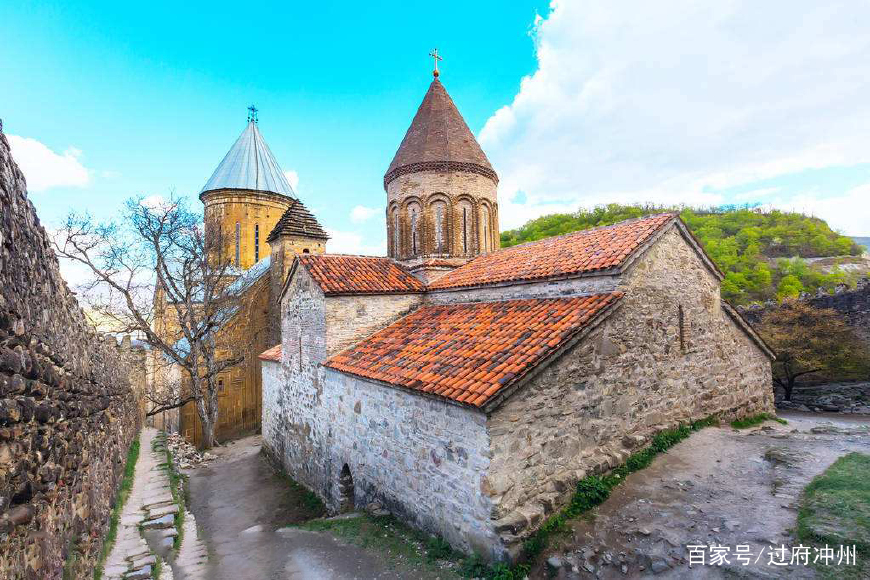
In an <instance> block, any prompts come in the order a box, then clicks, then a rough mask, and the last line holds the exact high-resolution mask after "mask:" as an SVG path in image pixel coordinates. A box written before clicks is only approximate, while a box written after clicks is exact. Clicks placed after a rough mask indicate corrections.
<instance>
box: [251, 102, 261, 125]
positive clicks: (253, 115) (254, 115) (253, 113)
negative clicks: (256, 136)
mask: <svg viewBox="0 0 870 580" xmlns="http://www.w3.org/2000/svg"><path fill="white" fill-rule="evenodd" d="M258 110H259V109H257V107H255V106H254V105H251V106H250V107H248V123H250V122H251V121H253V122H254V123H258V122H259V121H257V111H258Z"/></svg>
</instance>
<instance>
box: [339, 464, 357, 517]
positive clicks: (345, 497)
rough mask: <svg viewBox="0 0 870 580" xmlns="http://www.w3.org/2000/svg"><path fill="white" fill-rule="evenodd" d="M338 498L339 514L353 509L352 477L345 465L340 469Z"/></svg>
mask: <svg viewBox="0 0 870 580" xmlns="http://www.w3.org/2000/svg"><path fill="white" fill-rule="evenodd" d="M338 497H339V506H338V510H339V511H340V512H341V513H345V512H352V511H353V509H354V498H353V475H351V473H350V467H348V466H347V463H345V464H344V467H342V468H341V475H340V476H339V478H338Z"/></svg>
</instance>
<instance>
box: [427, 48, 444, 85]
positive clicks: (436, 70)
mask: <svg viewBox="0 0 870 580" xmlns="http://www.w3.org/2000/svg"><path fill="white" fill-rule="evenodd" d="M429 56H431V57H432V60H434V61H435V70H433V71H432V74H433V75H435V78H438V75H439V74H441V73H439V72H438V61H439V60H444V59H443V58H441V57H440V56H438V49H437V48H436V49H435V50H433V51H432V52H430V53H429Z"/></svg>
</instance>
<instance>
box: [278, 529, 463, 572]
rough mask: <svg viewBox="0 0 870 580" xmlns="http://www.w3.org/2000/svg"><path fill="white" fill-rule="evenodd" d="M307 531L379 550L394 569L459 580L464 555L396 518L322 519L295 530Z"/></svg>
mask: <svg viewBox="0 0 870 580" xmlns="http://www.w3.org/2000/svg"><path fill="white" fill-rule="evenodd" d="M294 527H298V528H301V529H303V530H310V531H316V532H329V533H330V534H332V535H333V536H335V537H337V538H339V539H341V540H343V541H345V542H347V543H349V544H354V545H356V546H360V547H362V548H367V549H372V550H376V551H377V552H378V553H379V554H383V555H385V556H386V558H387V559H388V561H389V562H390V564H391V565H393V566H397V565H403V566H411V567H413V568H414V569H415V570H414V571H415V577H433V578H434V577H440V578H449V577H452V578H456V577H458V574H457V570H458V569H459V568H460V566H461V564H462V554H460V553H458V552H456V551H455V550H453V548H452V547H451V546H450V544H448V543H447V542H445V541H444V540H443V539H442V538H439V537H437V536H429V535H428V534H425V533H423V532H421V531H418V530H415V529H413V528H410V527H408V526H406V525H404V524H402V523H401V522H399V521H398V520H397V519H396V518H394V517H393V516H378V517H375V516H370V515H368V514H361V515H359V516H357V517H349V518H336V519H318V520H311V521H308V522H305V523H303V524H299V525H298V526H294Z"/></svg>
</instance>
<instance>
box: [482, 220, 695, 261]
mask: <svg viewBox="0 0 870 580" xmlns="http://www.w3.org/2000/svg"><path fill="white" fill-rule="evenodd" d="M666 215H669V216H671V217H672V218H674V217H678V216H679V215H680V214H679V212H668V211H666V212H661V213H651V214H649V215H644V216H640V217H634V218H628V219H624V220H622V221H618V222H616V223H613V224H610V225H606V226H593V227H591V228H586V229H585V230H574V231H573V232H565V233H564V234H556V235H555V236H547V237H546V238H541V239H540V240H530V241H528V242H523V243H522V244H516V245H514V246H508V247H506V248H499V249H498V250H496V251H495V252H501V251H502V250H510V249H511V248H520V247H522V246H528V245H529V244H537V243H539V242H544V241H547V240H558V239H560V238H568V237H571V236H576V235H580V234H585V233H587V232H594V231H598V230H604V229H607V228H615V227H616V226H621V225H624V224H629V223H632V222H637V221H641V220H647V219H651V218H655V217H661V216H666ZM495 252H490V254H493V253H495Z"/></svg>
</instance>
